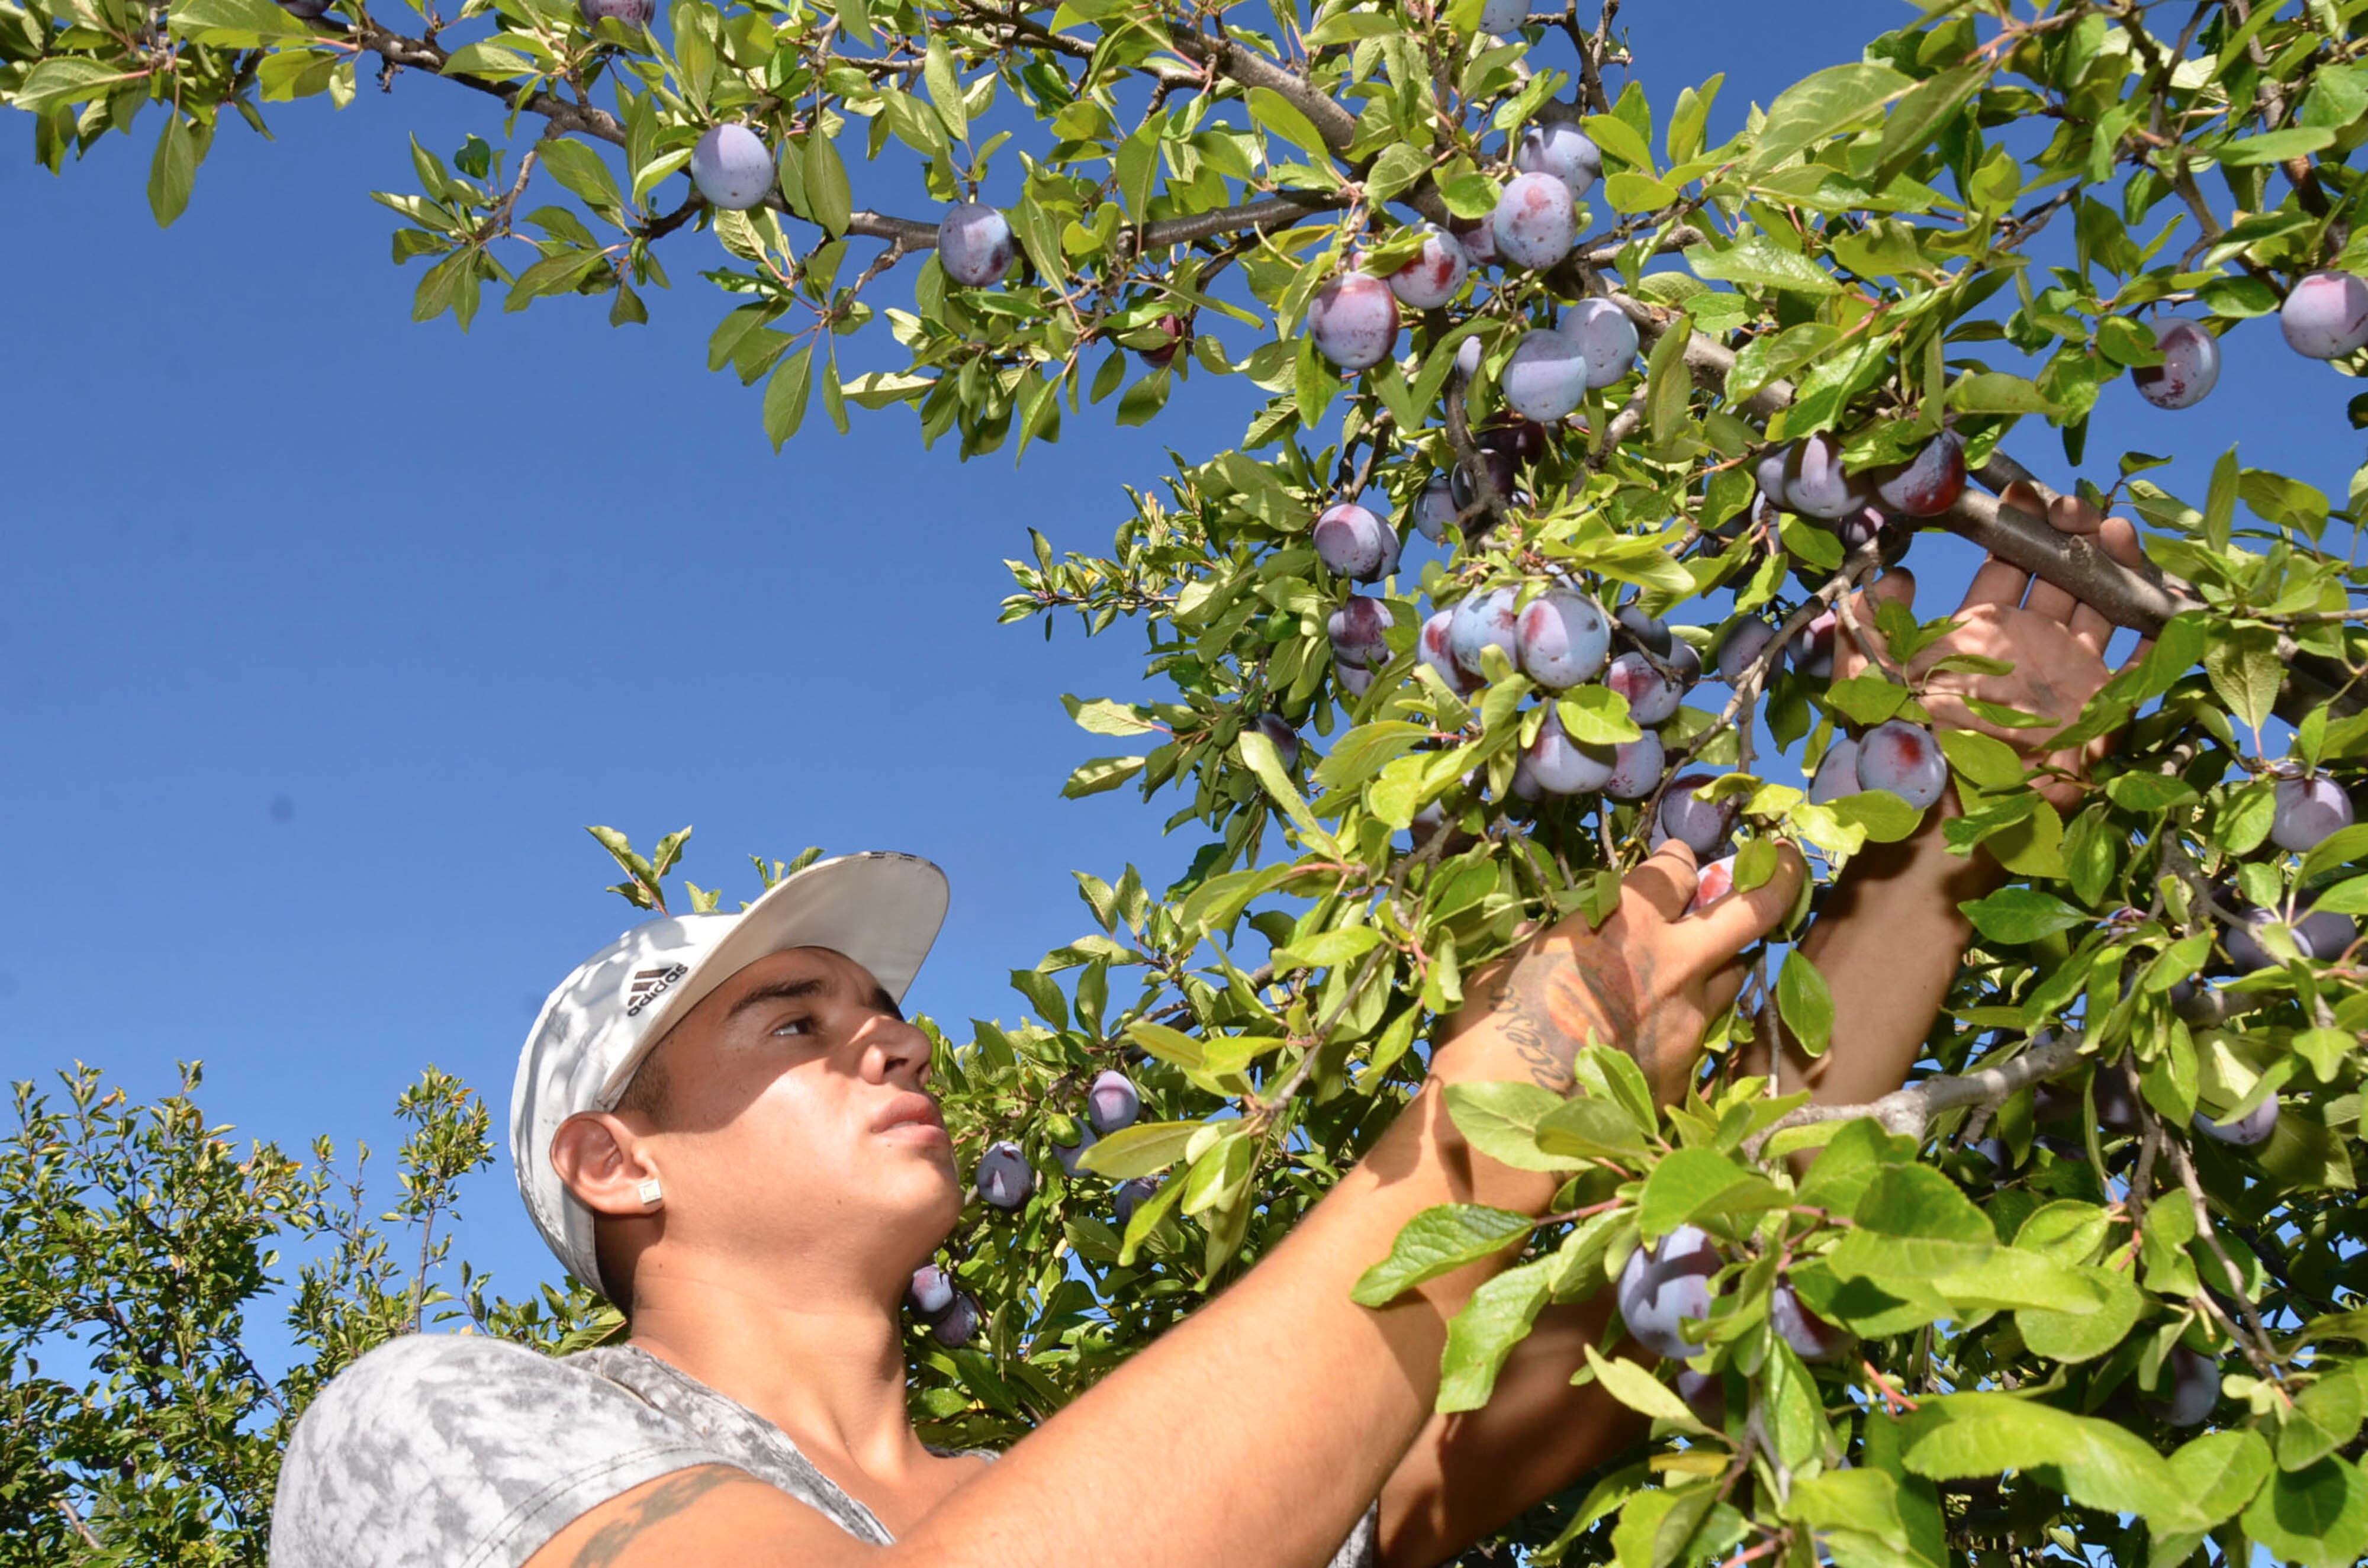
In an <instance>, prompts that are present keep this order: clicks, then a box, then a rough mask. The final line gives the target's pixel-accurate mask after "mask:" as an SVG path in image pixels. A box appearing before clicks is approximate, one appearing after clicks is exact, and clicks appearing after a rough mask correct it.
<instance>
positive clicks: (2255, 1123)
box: [2195, 1095, 2278, 1149]
mask: <svg viewBox="0 0 2368 1568" xmlns="http://www.w3.org/2000/svg"><path fill="white" fill-rule="evenodd" d="M2277 1127H2278V1096H2275V1095H2271V1096H2270V1097H2269V1098H2267V1099H2265V1100H2263V1101H2262V1102H2261V1103H2260V1105H2257V1106H2255V1107H2254V1108H2252V1109H2250V1110H2248V1111H2247V1112H2246V1113H2245V1114H2244V1115H2242V1116H2240V1117H2237V1118H2236V1119H2233V1120H2229V1121H2214V1119H2212V1118H2210V1117H2208V1116H2206V1115H2204V1114H2203V1112H2202V1111H2200V1110H2199V1111H2197V1112H2196V1113H2195V1131H2198V1132H2201V1133H2203V1136H2205V1137H2206V1138H2210V1139H2213V1140H2215V1141H2216V1142H2222V1143H2234V1144H2236V1145H2237V1147H2238V1148H2240V1149H2250V1148H2252V1147H2254V1146H2255V1145H2257V1144H2261V1143H2266V1142H2269V1141H2270V1134H2271V1133H2272V1132H2274V1131H2277Z"/></svg>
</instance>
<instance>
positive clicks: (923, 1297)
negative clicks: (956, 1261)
mask: <svg viewBox="0 0 2368 1568" xmlns="http://www.w3.org/2000/svg"><path fill="white" fill-rule="evenodd" d="M905 1301H909V1302H911V1303H912V1307H913V1311H914V1312H917V1313H919V1314H920V1315H921V1316H923V1317H925V1318H933V1317H935V1316H937V1315H938V1314H939V1312H944V1311H945V1310H946V1309H947V1308H948V1307H951V1306H952V1305H953V1304H954V1282H953V1279H952V1278H951V1276H950V1275H948V1274H947V1273H946V1271H945V1270H944V1269H942V1268H939V1267H938V1266H937V1265H936V1264H934V1263H925V1264H923V1265H922V1266H921V1267H918V1268H916V1269H915V1270H913V1282H912V1284H911V1285H909V1286H907V1287H906V1288H905Z"/></svg>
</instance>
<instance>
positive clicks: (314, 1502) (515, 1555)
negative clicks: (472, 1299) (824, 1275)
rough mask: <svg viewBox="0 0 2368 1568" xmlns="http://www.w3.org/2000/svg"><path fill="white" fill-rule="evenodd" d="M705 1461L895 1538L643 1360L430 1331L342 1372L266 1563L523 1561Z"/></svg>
mask: <svg viewBox="0 0 2368 1568" xmlns="http://www.w3.org/2000/svg"><path fill="white" fill-rule="evenodd" d="M933 1451H935V1452H939V1453H944V1452H947V1451H948V1450H945V1449H935V1450H933ZM967 1451H972V1452H977V1453H979V1457H980V1458H982V1459H992V1458H993V1457H994V1456H993V1455H992V1454H990V1453H985V1452H984V1451H982V1450H967ZM705 1464H725V1465H731V1466H733V1467H734V1468H735V1469H739V1470H744V1471H747V1472H748V1473H749V1474H751V1475H754V1476H756V1477H757V1479H758V1480H760V1481H764V1482H767V1483H769V1484H771V1485H773V1486H776V1487H779V1488H780V1490H781V1491H783V1492H786V1493H788V1494H790V1495H791V1496H792V1497H795V1498H796V1499H797V1500H798V1501H800V1502H801V1503H803V1504H805V1505H807V1506H809V1507H814V1508H818V1509H820V1510H821V1511H822V1512H823V1513H825V1514H826V1515H828V1516H829V1517H831V1519H832V1520H833V1521H835V1522H836V1523H837V1525H838V1527H839V1528H842V1529H844V1530H846V1531H847V1532H848V1534H849V1535H851V1536H854V1537H855V1538H856V1539H857V1540H866V1541H870V1542H871V1543H872V1544H874V1545H878V1546H886V1545H888V1544H889V1543H890V1542H891V1541H892V1540H894V1537H892V1536H891V1535H890V1534H889V1533H888V1530H887V1528H886V1527H884V1526H882V1524H881V1522H880V1520H879V1519H878V1518H877V1517H875V1516H874V1515H873V1514H872V1512H871V1509H869V1508H867V1507H865V1506H863V1505H862V1504H861V1503H860V1502H858V1501H856V1500H855V1499H854V1498H853V1497H850V1496H848V1494H847V1493H846V1492H845V1491H844V1490H842V1489H841V1488H840V1487H839V1485H838V1483H836V1482H834V1481H832V1480H831V1479H830V1478H829V1477H828V1476H826V1475H825V1474H823V1472H822V1471H819V1470H816V1469H815V1468H814V1464H813V1462H812V1461H811V1460H808V1459H807V1458H806V1457H805V1455H803V1453H800V1452H799V1451H798V1447H797V1445H796V1444H795V1443H794V1442H792V1441H791V1439H790V1436H789V1434H788V1433H786V1432H784V1431H782V1430H781V1429H780V1427H779V1426H774V1425H773V1423H771V1422H770V1421H768V1420H766V1419H765V1418H764V1417H763V1416H761V1415H757V1413H756V1412H755V1411H753V1410H750V1409H749V1408H748V1407H747V1406H746V1405H744V1404H742V1403H739V1402H738V1401H737V1400H734V1399H732V1398H729V1397H727V1396H726V1395H723V1394H721V1393H718V1392H715V1390H713V1389H712V1388H709V1387H708V1386H707V1385H706V1384H705V1383H702V1382H700V1381H698V1380H697V1379H696V1378H693V1377H691V1376H690V1375H689V1373H687V1372H684V1371H682V1370H680V1369H677V1368H676V1367H674V1366H672V1365H670V1364H668V1363H667V1362H665V1361H662V1360H660V1359H658V1358H656V1357H655V1356H652V1355H650V1354H649V1353H648V1352H646V1351H643V1350H639V1349H636V1348H634V1347H633V1346H629V1345H628V1346H609V1347H606V1348H602V1349H598V1350H586V1351H582V1352H579V1353H578V1354H576V1355H574V1356H567V1357H562V1358H552V1357H549V1356H544V1355H541V1354H540V1353H539V1352H536V1351H533V1350H529V1349H528V1348H527V1347H526V1346H520V1345H512V1344H508V1343H507V1342H505V1341H502V1340H497V1339H487V1338H484V1337H483V1336H481V1335H456V1334H423V1335H409V1336H407V1337H405V1338H402V1339H397V1340H393V1341H391V1342H389V1343H388V1344H386V1345H382V1346H380V1347H379V1348H377V1349H375V1350H373V1351H371V1352H370V1354H369V1355H367V1356H364V1357H362V1358H360V1359H359V1360H358V1361H356V1362H355V1363H354V1364H353V1365H352V1366H350V1367H348V1368H347V1369H345V1370H344V1371H343V1372H340V1373H339V1374H338V1375H337V1376H336V1378H334V1379H332V1380H331V1381H330V1382H329V1384H328V1386H327V1387H326V1388H324V1389H323V1390H322V1391H321V1392H320V1395H319V1397H317V1398H316V1399H314V1400H313V1403H312V1405H311V1407H310V1408H309V1409H307V1410H306V1411H305V1413H304V1416H303V1419H302V1420H301V1421H299V1422H298V1423H297V1424H296V1433H295V1436H294V1437H292V1438H291V1439H290V1442H289V1445H288V1455H287V1459H286V1460H285V1462H284V1464H283V1465H282V1467H281V1470H280V1473H279V1496H278V1499H277V1501H276V1502H275V1504H274V1506H273V1508H272V1514H271V1568H518V1565H519V1564H521V1563H523V1562H526V1560H527V1559H529V1557H532V1556H533V1555H534V1554H535V1553H536V1552H537V1551H540V1550H541V1548H542V1546H543V1544H544V1543H545V1542H546V1541H548V1540H551V1538H552V1536H554V1535H557V1534H558V1533H559V1532H560V1531H561V1530H563V1529H564V1528H566V1527H567V1526H568V1525H569V1524H571V1523H572V1522H574V1521H575V1520H576V1519H577V1518H580V1517H583V1516H584V1515H585V1514H586V1513H588V1512H590V1511H591V1510H592V1509H594V1508H597V1507H598V1506H600V1505H601V1504H603V1503H605V1502H607V1501H609V1499H610V1498H612V1497H616V1496H618V1495H620V1494H623V1493H626V1492H630V1491H632V1489H633V1488H634V1487H636V1486H639V1485H641V1484H642V1483H644V1482H647V1481H651V1480H655V1478H656V1477H658V1476H661V1475H666V1474H669V1473H671V1472H673V1471H678V1470H687V1469H689V1468H691V1467H693V1466H696V1465H705ZM1378 1517H1379V1509H1378V1506H1376V1507H1373V1508H1368V1509H1367V1510H1366V1511H1365V1517H1363V1518H1362V1519H1361V1520H1360V1521H1359V1523H1358V1525H1357V1528H1356V1529H1355V1530H1354V1531H1352V1532H1351V1533H1350V1535H1349V1540H1347V1541H1345V1542H1344V1543H1342V1545H1341V1548H1340V1551H1338V1553H1337V1554H1336V1555H1335V1556H1334V1558H1333V1560H1332V1564H1333V1568H1372V1561H1373V1543H1374V1535H1375V1529H1376V1526H1377V1523H1378Z"/></svg>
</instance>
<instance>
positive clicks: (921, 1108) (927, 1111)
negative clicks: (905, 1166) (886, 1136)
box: [871, 1093, 946, 1132]
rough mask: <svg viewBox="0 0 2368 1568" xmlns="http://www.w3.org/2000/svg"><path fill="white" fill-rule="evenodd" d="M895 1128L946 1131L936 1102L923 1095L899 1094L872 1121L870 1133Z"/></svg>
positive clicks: (944, 1120) (944, 1122)
mask: <svg viewBox="0 0 2368 1568" xmlns="http://www.w3.org/2000/svg"><path fill="white" fill-rule="evenodd" d="M896 1127H931V1128H935V1129H936V1130H937V1131H939V1132H943V1131H945V1130H946V1119H945V1118H944V1117H943V1116H941V1115H939V1112H938V1102H937V1101H936V1100H934V1099H932V1098H930V1097H929V1096H928V1095H923V1094H912V1093H907V1094H901V1095H898V1096H896V1097H895V1098H894V1099H893V1100H890V1101H889V1102H888V1104H887V1106H886V1108H883V1109H882V1111H881V1112H880V1114H879V1115H878V1116H877V1117H875V1118H873V1119H872V1122H871V1131H874V1132H885V1131H889V1130H890V1129H891V1128H896Z"/></svg>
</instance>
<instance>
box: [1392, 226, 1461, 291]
mask: <svg viewBox="0 0 2368 1568" xmlns="http://www.w3.org/2000/svg"><path fill="white" fill-rule="evenodd" d="M1471 271H1472V258H1471V257H1470V256H1466V255H1464V254H1463V245H1462V244H1459V243H1457V241H1456V238H1455V236H1454V235H1453V234H1451V233H1448V232H1447V231H1446V230H1445V229H1443V228H1441V227H1440V226H1439V225H1438V224H1437V223H1427V224H1425V225H1424V226H1423V239H1422V248H1421V249H1420V250H1418V251H1417V252H1415V254H1414V256H1413V257H1412V258H1411V259H1410V260H1408V261H1407V262H1406V265H1405V266H1403V267H1399V268H1398V269H1397V270H1396V271H1395V272H1393V273H1391V274H1390V279H1389V281H1390V292H1391V293H1393V294H1395V295H1396V296H1397V298H1398V301H1399V302H1400V303H1401V304H1406V305H1411V306H1412V307H1413V308H1415V309H1416V310H1417V311H1430V310H1437V309H1438V308H1439V307H1440V306H1441V305H1443V304H1445V303H1447V301H1450V300H1452V299H1453V298H1455V296H1456V295H1458V294H1461V293H1462V292H1463V279H1464V278H1466V277H1468V276H1470V274H1471Z"/></svg>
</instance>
